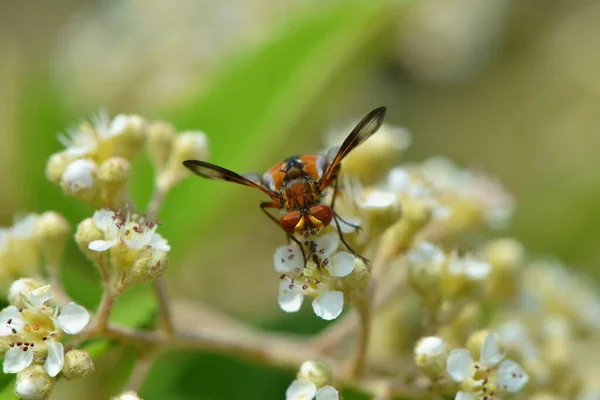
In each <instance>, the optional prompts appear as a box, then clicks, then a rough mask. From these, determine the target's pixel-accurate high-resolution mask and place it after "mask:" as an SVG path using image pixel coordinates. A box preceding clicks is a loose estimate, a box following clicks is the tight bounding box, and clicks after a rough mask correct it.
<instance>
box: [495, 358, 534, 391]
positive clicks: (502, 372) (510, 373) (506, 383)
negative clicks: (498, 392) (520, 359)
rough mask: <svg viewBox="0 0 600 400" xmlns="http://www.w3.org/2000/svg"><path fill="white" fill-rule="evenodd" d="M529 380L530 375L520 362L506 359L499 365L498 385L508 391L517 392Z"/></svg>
mask: <svg viewBox="0 0 600 400" xmlns="http://www.w3.org/2000/svg"><path fill="white" fill-rule="evenodd" d="M528 381H529V375H527V372H525V371H524V370H523V368H521V366H520V365H519V364H517V363H516V362H514V361H512V360H504V361H502V363H500V366H499V367H498V385H499V386H500V387H502V388H503V389H504V390H506V391H507V392H508V393H516V392H518V391H520V390H521V389H522V388H523V386H525V385H526V384H527V382H528Z"/></svg>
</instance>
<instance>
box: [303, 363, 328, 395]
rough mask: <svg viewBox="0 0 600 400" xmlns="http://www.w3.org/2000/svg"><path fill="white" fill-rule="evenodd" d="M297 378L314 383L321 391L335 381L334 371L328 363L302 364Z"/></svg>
mask: <svg viewBox="0 0 600 400" xmlns="http://www.w3.org/2000/svg"><path fill="white" fill-rule="evenodd" d="M296 377H297V378H298V379H305V380H307V381H310V382H312V383H313V384H314V385H315V386H316V387H317V389H319V388H321V387H323V386H325V385H327V384H330V383H331V382H332V381H333V371H332V370H331V367H330V366H329V365H327V364H326V363H324V362H322V361H313V360H311V361H305V362H303V363H302V365H301V366H300V370H299V371H298V374H297V375H296Z"/></svg>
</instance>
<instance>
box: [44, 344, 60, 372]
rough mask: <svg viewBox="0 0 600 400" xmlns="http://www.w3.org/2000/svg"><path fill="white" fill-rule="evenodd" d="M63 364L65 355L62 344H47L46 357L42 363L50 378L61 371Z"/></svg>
mask: <svg viewBox="0 0 600 400" xmlns="http://www.w3.org/2000/svg"><path fill="white" fill-rule="evenodd" d="M64 363H65V353H64V348H63V345H62V343H60V342H50V343H48V357H47V358H46V362H45V363H44V369H45V370H46V372H47V373H48V375H50V376H51V377H53V378H54V377H55V376H56V375H58V373H59V372H60V371H61V370H62V368H63V365H64Z"/></svg>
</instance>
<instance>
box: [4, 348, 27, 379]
mask: <svg viewBox="0 0 600 400" xmlns="http://www.w3.org/2000/svg"><path fill="white" fill-rule="evenodd" d="M32 361H33V351H32V350H31V349H28V350H27V351H23V348H22V347H21V346H15V347H12V348H10V349H8V351H7V352H6V354H5V355H4V364H3V365H2V370H3V371H4V373H5V374H16V373H17V372H19V371H21V370H24V369H25V368H27V367H29V366H30V365H31V362H32Z"/></svg>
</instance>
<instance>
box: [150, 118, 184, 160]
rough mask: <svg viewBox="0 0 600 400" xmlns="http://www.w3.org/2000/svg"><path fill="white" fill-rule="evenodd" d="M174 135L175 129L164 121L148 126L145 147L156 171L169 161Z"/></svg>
mask: <svg viewBox="0 0 600 400" xmlns="http://www.w3.org/2000/svg"><path fill="white" fill-rule="evenodd" d="M176 133H177V132H176V130H175V127H174V126H173V125H171V124H170V123H168V122H165V121H154V122H152V123H150V125H149V126H148V142H147V147H148V151H149V152H150V157H151V158H152V161H153V162H154V165H155V166H156V168H157V169H158V170H162V169H163V168H164V166H165V165H166V163H167V161H168V160H169V156H170V155H171V150H172V148H173V141H174V140H175V135H176Z"/></svg>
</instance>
